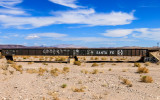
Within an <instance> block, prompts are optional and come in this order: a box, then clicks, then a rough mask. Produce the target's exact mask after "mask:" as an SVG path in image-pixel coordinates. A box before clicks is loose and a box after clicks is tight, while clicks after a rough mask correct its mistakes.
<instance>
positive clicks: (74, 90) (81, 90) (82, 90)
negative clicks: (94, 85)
mask: <svg viewBox="0 0 160 100" xmlns="http://www.w3.org/2000/svg"><path fill="white" fill-rule="evenodd" d="M84 89H85V87H81V88H75V89H73V92H84Z"/></svg>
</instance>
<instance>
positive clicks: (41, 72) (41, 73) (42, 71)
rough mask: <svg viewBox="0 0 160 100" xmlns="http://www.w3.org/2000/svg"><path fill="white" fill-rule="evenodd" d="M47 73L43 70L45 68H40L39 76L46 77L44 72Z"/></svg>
mask: <svg viewBox="0 0 160 100" xmlns="http://www.w3.org/2000/svg"><path fill="white" fill-rule="evenodd" d="M45 71H46V69H43V68H41V67H40V68H39V70H38V75H40V76H42V75H44V72H45Z"/></svg>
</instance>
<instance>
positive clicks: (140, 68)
mask: <svg viewBox="0 0 160 100" xmlns="http://www.w3.org/2000/svg"><path fill="white" fill-rule="evenodd" d="M137 73H149V69H147V68H146V67H138V69H137Z"/></svg>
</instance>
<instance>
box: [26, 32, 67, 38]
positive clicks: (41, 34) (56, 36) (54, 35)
mask: <svg viewBox="0 0 160 100" xmlns="http://www.w3.org/2000/svg"><path fill="white" fill-rule="evenodd" d="M65 36H67V35H66V34H60V33H36V34H30V35H28V36H27V37H26V38H25V39H36V38H40V37H49V38H60V37H65Z"/></svg>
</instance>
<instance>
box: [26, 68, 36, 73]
mask: <svg viewBox="0 0 160 100" xmlns="http://www.w3.org/2000/svg"><path fill="white" fill-rule="evenodd" d="M26 73H29V74H33V73H38V70H36V69H27V70H26Z"/></svg>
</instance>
